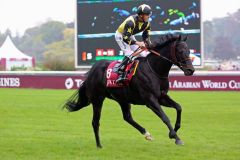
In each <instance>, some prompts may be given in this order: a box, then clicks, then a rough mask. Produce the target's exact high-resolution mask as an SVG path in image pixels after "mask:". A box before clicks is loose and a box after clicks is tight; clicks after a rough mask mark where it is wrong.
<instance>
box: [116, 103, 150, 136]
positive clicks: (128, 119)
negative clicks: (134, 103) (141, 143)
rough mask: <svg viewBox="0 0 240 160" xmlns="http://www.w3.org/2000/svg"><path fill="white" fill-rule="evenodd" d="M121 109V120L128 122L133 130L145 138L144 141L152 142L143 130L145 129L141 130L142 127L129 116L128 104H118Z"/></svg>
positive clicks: (129, 107) (147, 133) (129, 108)
mask: <svg viewBox="0 0 240 160" xmlns="http://www.w3.org/2000/svg"><path fill="white" fill-rule="evenodd" d="M119 104H120V106H121V109H122V113H123V119H124V120H125V121H126V122H128V123H129V124H130V125H132V126H133V127H134V128H136V129H137V130H138V131H139V132H140V133H141V134H143V135H144V136H145V139H146V140H149V141H151V140H153V138H152V136H151V135H150V133H149V132H147V131H146V130H145V128H143V127H142V126H140V125H139V124H138V123H137V122H135V121H134V120H133V118H132V114H131V105H130V104H128V103H122V102H119Z"/></svg>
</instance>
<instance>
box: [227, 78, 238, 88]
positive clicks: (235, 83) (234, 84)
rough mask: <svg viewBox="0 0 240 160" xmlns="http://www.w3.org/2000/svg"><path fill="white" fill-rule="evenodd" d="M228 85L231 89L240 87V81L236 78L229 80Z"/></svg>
mask: <svg viewBox="0 0 240 160" xmlns="http://www.w3.org/2000/svg"><path fill="white" fill-rule="evenodd" d="M228 86H229V88H231V89H240V82H236V81H234V80H231V81H229V83H228Z"/></svg>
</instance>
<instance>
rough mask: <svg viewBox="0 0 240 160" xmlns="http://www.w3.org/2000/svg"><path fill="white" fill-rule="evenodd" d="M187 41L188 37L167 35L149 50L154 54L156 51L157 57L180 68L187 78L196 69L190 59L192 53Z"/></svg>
mask: <svg viewBox="0 0 240 160" xmlns="http://www.w3.org/2000/svg"><path fill="white" fill-rule="evenodd" d="M186 41H187V37H186V38H184V39H182V36H176V35H166V36H163V37H160V39H159V40H158V41H155V42H154V43H153V44H152V45H151V46H148V49H149V51H151V52H152V53H154V51H156V52H155V54H156V55H159V56H160V57H162V58H164V59H165V60H167V61H169V62H170V63H172V64H175V65H176V66H178V67H179V68H180V69H181V70H182V71H183V72H184V74H185V75H186V76H191V75H193V73H194V71H195V69H194V67H193V65H192V61H191V59H190V57H189V56H190V51H189V48H188V46H187V43H186Z"/></svg>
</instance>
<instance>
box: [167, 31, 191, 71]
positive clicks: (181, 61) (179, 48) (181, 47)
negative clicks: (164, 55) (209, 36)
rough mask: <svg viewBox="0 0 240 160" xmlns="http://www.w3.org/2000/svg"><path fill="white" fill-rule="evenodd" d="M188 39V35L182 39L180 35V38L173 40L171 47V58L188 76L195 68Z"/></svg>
mask: <svg viewBox="0 0 240 160" xmlns="http://www.w3.org/2000/svg"><path fill="white" fill-rule="evenodd" d="M186 41H187V37H186V38H184V39H182V36H179V38H178V40H176V41H174V42H173V44H172V47H171V60H172V61H173V63H174V64H175V65H177V66H178V67H179V68H180V69H181V70H182V71H183V72H184V74H185V75H186V76H192V75H193V73H194V71H195V69H194V67H193V65H192V60H191V58H190V50H189V48H188V45H187V43H186Z"/></svg>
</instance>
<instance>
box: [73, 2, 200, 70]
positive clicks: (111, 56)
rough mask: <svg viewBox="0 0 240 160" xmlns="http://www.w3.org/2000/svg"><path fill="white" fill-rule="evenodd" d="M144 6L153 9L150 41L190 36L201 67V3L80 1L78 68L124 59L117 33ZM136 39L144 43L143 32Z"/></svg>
mask: <svg viewBox="0 0 240 160" xmlns="http://www.w3.org/2000/svg"><path fill="white" fill-rule="evenodd" d="M141 4H148V5H150V6H151V8H152V9H153V14H152V16H151V18H150V21H151V40H152V41H154V39H157V38H158V37H159V36H163V35H166V34H170V33H171V34H182V35H188V46H189V48H190V52H191V58H192V60H193V64H194V65H195V66H201V65H202V54H201V13H200V11H201V5H200V0H161V1H159V0H103V1H94V0H91V1H83V0H77V47H76V48H77V50H76V67H89V66H91V65H92V64H94V63H95V62H96V61H99V60H102V59H107V60H120V59H122V58H123V56H124V55H123V52H122V51H121V50H120V48H119V46H118V44H117V42H116V41H115V38H114V35H115V32H116V30H117V28H118V27H119V25H120V24H121V23H122V22H123V21H124V20H125V19H126V18H127V17H129V16H130V15H134V14H136V11H137V7H138V6H139V5H141ZM135 37H136V39H137V40H139V41H141V40H142V37H141V33H140V34H137V35H136V36H135Z"/></svg>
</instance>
